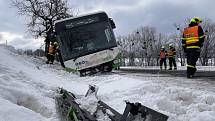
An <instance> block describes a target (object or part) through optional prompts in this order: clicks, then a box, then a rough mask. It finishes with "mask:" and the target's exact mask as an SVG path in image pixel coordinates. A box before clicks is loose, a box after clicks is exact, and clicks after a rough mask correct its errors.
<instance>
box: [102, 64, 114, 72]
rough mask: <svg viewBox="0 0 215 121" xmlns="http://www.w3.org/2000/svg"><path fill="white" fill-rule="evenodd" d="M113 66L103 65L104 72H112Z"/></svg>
mask: <svg viewBox="0 0 215 121" xmlns="http://www.w3.org/2000/svg"><path fill="white" fill-rule="evenodd" d="M111 71H112V66H111V65H104V66H103V72H111Z"/></svg>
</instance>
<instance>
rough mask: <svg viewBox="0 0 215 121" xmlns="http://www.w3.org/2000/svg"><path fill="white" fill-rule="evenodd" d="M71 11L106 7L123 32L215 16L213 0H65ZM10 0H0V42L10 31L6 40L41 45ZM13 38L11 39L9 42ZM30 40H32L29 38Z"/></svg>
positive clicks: (168, 26) (165, 30)
mask: <svg viewBox="0 0 215 121" xmlns="http://www.w3.org/2000/svg"><path fill="white" fill-rule="evenodd" d="M68 1H69V4H70V5H69V6H70V7H71V8H72V10H73V12H74V14H78V15H80V14H85V13H89V12H96V11H106V12H107V13H108V15H109V16H110V17H112V18H113V19H114V21H115V23H116V26H117V29H116V30H115V33H116V35H117V36H118V35H126V34H129V33H131V32H132V31H134V30H135V29H137V28H138V27H140V26H147V25H149V26H153V27H156V28H157V30H158V32H162V33H171V32H173V31H175V28H174V26H173V24H174V23H177V24H180V23H184V21H185V19H187V18H191V17H193V16H199V17H201V18H210V19H212V21H214V20H215V14H214V12H215V7H214V4H215V0H177V1H175V0H68ZM9 3H10V1H9V0H0V16H1V19H0V43H2V42H4V41H5V39H6V37H5V35H4V36H3V33H4V34H5V33H7V34H8V33H9V35H7V36H9V38H10V39H9V41H10V43H9V44H12V45H14V46H17V47H24V48H28V47H31V46H32V47H34V46H35V45H36V46H37V48H38V46H40V45H41V43H40V42H42V40H40V41H33V42H32V39H31V38H29V35H26V34H27V33H26V31H27V28H26V26H25V24H26V22H25V18H24V17H20V16H18V15H16V10H15V9H14V8H12V7H11V6H10V4H9ZM12 41H13V42H12ZM29 41H31V42H29Z"/></svg>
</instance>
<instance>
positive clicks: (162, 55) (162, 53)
mask: <svg viewBox="0 0 215 121" xmlns="http://www.w3.org/2000/svg"><path fill="white" fill-rule="evenodd" d="M166 56H167V51H166V50H165V47H164V46H162V47H161V50H160V53H159V57H160V69H161V70H162V66H163V64H164V69H165V70H166Z"/></svg>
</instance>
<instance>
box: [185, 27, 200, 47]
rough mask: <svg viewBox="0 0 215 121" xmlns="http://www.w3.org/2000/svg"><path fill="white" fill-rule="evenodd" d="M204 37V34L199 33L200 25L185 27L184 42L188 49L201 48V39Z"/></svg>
mask: <svg viewBox="0 0 215 121" xmlns="http://www.w3.org/2000/svg"><path fill="white" fill-rule="evenodd" d="M202 38H204V35H199V26H192V27H187V28H185V29H184V32H183V38H182V44H183V46H185V47H186V48H187V49H189V48H200V47H201V45H202V43H203V42H200V39H202Z"/></svg>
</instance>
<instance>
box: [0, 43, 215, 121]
mask: <svg viewBox="0 0 215 121" xmlns="http://www.w3.org/2000/svg"><path fill="white" fill-rule="evenodd" d="M89 84H93V85H97V86H98V87H99V91H98V97H99V98H100V99H101V100H102V101H104V102H105V103H107V104H108V105H110V106H111V107H113V108H114V109H116V110H117V111H119V112H120V113H122V112H123V110H124V108H125V103H124V101H125V100H129V101H131V102H140V103H142V104H143V105H145V106H148V107H151V108H152V109H154V110H157V111H159V112H162V113H164V114H166V115H168V116H169V120H168V121H215V84H214V82H213V81H210V80H202V79H186V78H185V77H184V78H183V77H163V76H160V75H151V74H117V73H116V74H105V75H100V74H98V75H96V76H88V77H79V76H78V75H75V74H72V73H68V72H65V71H63V70H62V68H61V67H60V66H58V65H46V64H44V61H41V59H36V58H30V57H26V56H21V55H16V54H13V53H12V52H10V51H8V50H7V49H5V47H3V46H0V121H58V120H59V119H58V116H57V113H56V109H55V100H54V97H55V91H56V89H57V87H63V88H64V89H66V90H68V91H71V92H73V93H74V94H76V95H79V96H83V98H80V100H79V102H84V101H85V103H88V102H86V99H85V98H84V95H85V93H86V91H87V89H88V85H89Z"/></svg>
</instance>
